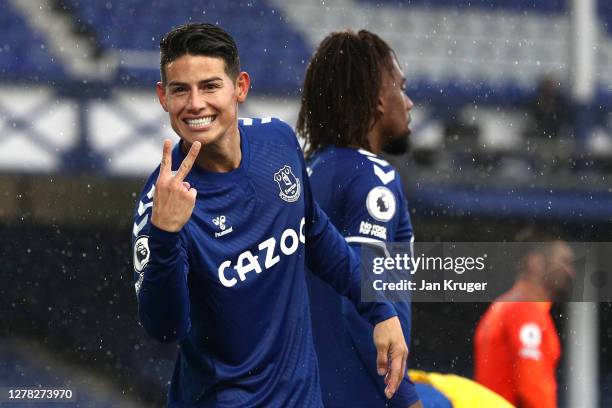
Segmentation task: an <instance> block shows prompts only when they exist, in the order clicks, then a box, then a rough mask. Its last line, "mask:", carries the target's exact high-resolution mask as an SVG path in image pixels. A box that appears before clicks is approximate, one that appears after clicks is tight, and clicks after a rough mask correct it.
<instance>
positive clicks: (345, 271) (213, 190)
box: [132, 118, 396, 407]
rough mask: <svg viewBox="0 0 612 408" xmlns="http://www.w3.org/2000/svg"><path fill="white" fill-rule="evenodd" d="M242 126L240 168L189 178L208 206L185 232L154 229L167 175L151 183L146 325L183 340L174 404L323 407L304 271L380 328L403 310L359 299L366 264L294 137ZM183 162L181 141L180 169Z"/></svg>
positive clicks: (139, 280) (270, 127) (141, 266)
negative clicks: (321, 199)
mask: <svg viewBox="0 0 612 408" xmlns="http://www.w3.org/2000/svg"><path fill="white" fill-rule="evenodd" d="M238 128H239V132H240V148H241V153H242V158H241V162H240V165H239V167H238V168H236V169H235V170H233V171H231V172H227V173H211V172H207V171H205V170H203V169H201V168H198V167H197V166H194V168H193V169H192V170H191V172H190V173H189V174H188V176H187V178H186V181H187V182H189V183H190V185H191V186H192V187H193V188H195V189H196V190H197V198H196V204H195V208H194V210H193V213H192V215H191V218H190V220H189V221H188V222H187V224H186V225H185V226H184V227H183V228H182V230H181V231H180V232H178V233H171V232H166V231H163V230H160V229H159V228H156V227H155V226H154V225H152V224H151V222H150V220H151V210H152V206H153V204H152V203H153V201H152V200H153V196H154V194H155V187H154V185H155V181H156V180H157V177H158V172H159V168H157V169H156V170H155V171H154V172H153V173H152V174H151V176H150V177H149V179H148V181H147V183H146V185H145V187H144V189H143V193H142V195H141V197H140V199H139V202H138V205H137V207H136V210H135V213H134V226H133V231H132V233H133V234H132V240H133V246H134V268H135V280H136V283H135V286H136V292H137V298H138V306H139V315H140V320H141V322H142V325H143V326H144V328H145V330H146V331H147V332H148V333H149V334H150V335H151V336H152V337H154V338H156V339H158V340H160V341H163V342H171V341H176V340H178V341H179V342H180V347H179V353H178V357H177V361H176V365H175V369H174V373H173V376H172V381H171V385H170V390H169V395H168V406H172V407H174V406H176V407H179V406H180V407H192V406H194V407H195V406H197V407H213V406H214V407H304V406H308V407H321V406H322V401H321V395H320V386H319V377H318V368H317V359H316V356H315V351H314V346H313V343H312V334H311V322H310V310H309V300H308V294H307V288H306V281H305V272H304V268H305V265H306V264H308V266H309V267H310V268H311V269H312V270H315V271H317V272H318V275H319V276H320V277H321V278H322V279H324V280H325V281H326V282H328V283H330V284H331V285H332V286H333V287H334V288H335V289H336V290H337V291H338V292H339V293H342V294H343V295H344V296H347V297H348V298H349V299H351V301H352V302H353V304H354V305H355V307H356V308H357V309H358V310H359V312H360V313H361V314H362V315H363V316H364V317H365V318H366V319H367V320H368V321H369V322H370V323H371V324H376V323H378V322H380V321H383V320H386V319H388V318H390V317H392V316H395V315H396V312H395V309H394V308H393V306H391V305H390V304H388V303H361V302H360V271H359V264H358V258H357V257H356V256H355V254H354V253H353V252H352V251H351V250H350V248H349V246H348V245H347V244H346V242H345V240H344V239H343V238H342V236H341V235H340V234H339V233H338V231H337V230H336V229H335V228H334V227H333V226H332V224H331V223H330V222H329V220H328V218H327V216H326V215H325V214H324V213H323V212H322V211H321V210H320V209H319V207H318V205H317V204H316V203H315V201H314V199H313V197H312V193H311V188H310V183H309V180H308V177H307V175H306V168H305V164H304V161H303V158H302V152H301V149H300V147H299V145H298V143H297V140H296V137H295V134H294V133H293V130H292V129H291V128H290V127H289V126H287V125H286V124H284V123H283V122H281V121H279V120H276V119H270V118H264V119H250V118H249V119H242V120H240V121H239V126H238ZM203 148H204V149H205V148H206V146H204V147H203ZM184 157H185V156H184V154H183V153H182V151H181V149H180V143H179V144H177V146H175V148H174V150H173V152H172V167H173V169H177V168H178V167H179V166H180V164H181V162H182V160H183V159H184Z"/></svg>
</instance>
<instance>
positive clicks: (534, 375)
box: [506, 302, 557, 408]
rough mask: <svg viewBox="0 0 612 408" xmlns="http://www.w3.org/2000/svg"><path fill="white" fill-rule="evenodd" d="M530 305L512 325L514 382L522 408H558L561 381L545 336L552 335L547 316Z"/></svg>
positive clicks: (523, 306) (521, 308)
mask: <svg viewBox="0 0 612 408" xmlns="http://www.w3.org/2000/svg"><path fill="white" fill-rule="evenodd" d="M533 308H534V305H533V304H532V303H529V302H525V303H521V304H520V305H519V307H518V309H517V312H516V313H515V314H513V318H512V320H511V321H508V322H506V323H507V324H508V329H509V331H510V333H509V336H510V339H511V347H512V354H513V358H514V361H515V364H514V372H513V379H514V385H515V387H516V389H517V392H518V395H519V401H520V404H519V406H520V407H522V408H535V407H538V408H555V407H556V406H557V385H556V384H557V380H556V378H555V367H554V366H553V365H552V364H551V362H550V359H549V358H547V356H546V353H547V352H548V350H546V349H545V344H546V342H545V341H544V338H545V336H548V335H551V333H547V330H551V328H550V327H548V326H547V324H546V316H544V315H542V313H540V312H539V311H534V310H533Z"/></svg>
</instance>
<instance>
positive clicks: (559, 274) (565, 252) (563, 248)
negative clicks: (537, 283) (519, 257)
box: [545, 241, 576, 300]
mask: <svg viewBox="0 0 612 408" xmlns="http://www.w3.org/2000/svg"><path fill="white" fill-rule="evenodd" d="M573 263H574V252H573V251H572V248H570V246H569V245H568V244H567V243H565V242H563V241H555V242H553V243H551V245H550V248H549V250H548V252H547V256H546V266H545V270H546V277H545V279H546V285H547V286H548V288H549V290H550V291H551V292H552V293H553V296H554V297H555V300H563V298H564V297H565V296H566V295H568V294H569V292H570V290H571V286H572V281H573V279H574V276H575V275H576V272H575V270H574V265H573Z"/></svg>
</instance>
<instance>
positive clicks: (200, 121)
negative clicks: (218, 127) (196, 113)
mask: <svg viewBox="0 0 612 408" xmlns="http://www.w3.org/2000/svg"><path fill="white" fill-rule="evenodd" d="M213 120H215V116H206V117H204V118H197V119H187V120H186V122H187V124H188V125H189V126H193V127H200V126H206V125H210V124H211V123H212V122H213Z"/></svg>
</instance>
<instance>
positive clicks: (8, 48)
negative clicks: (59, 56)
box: [0, 2, 65, 82]
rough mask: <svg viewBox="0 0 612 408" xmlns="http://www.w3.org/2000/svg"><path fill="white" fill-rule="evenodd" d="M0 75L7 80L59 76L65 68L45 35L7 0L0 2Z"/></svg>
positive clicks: (62, 76) (36, 79)
mask: <svg viewBox="0 0 612 408" xmlns="http://www.w3.org/2000/svg"><path fill="white" fill-rule="evenodd" d="M0 33H1V34H0V37H1V38H2V41H1V42H0V77H2V79H3V80H15V79H17V80H30V81H36V82H38V81H41V80H55V79H62V78H64V76H65V74H64V70H63V68H62V66H61V64H60V63H59V62H58V61H56V60H55V59H54V58H53V57H52V56H51V53H50V52H49V51H48V48H47V44H46V43H45V41H44V40H43V38H42V36H41V35H40V34H39V33H37V32H36V31H35V30H32V29H31V28H30V27H28V25H27V24H26V21H25V20H24V19H23V18H22V17H21V15H19V14H18V13H16V12H15V11H14V10H13V9H12V8H11V6H10V5H9V4H8V3H7V2H0Z"/></svg>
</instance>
